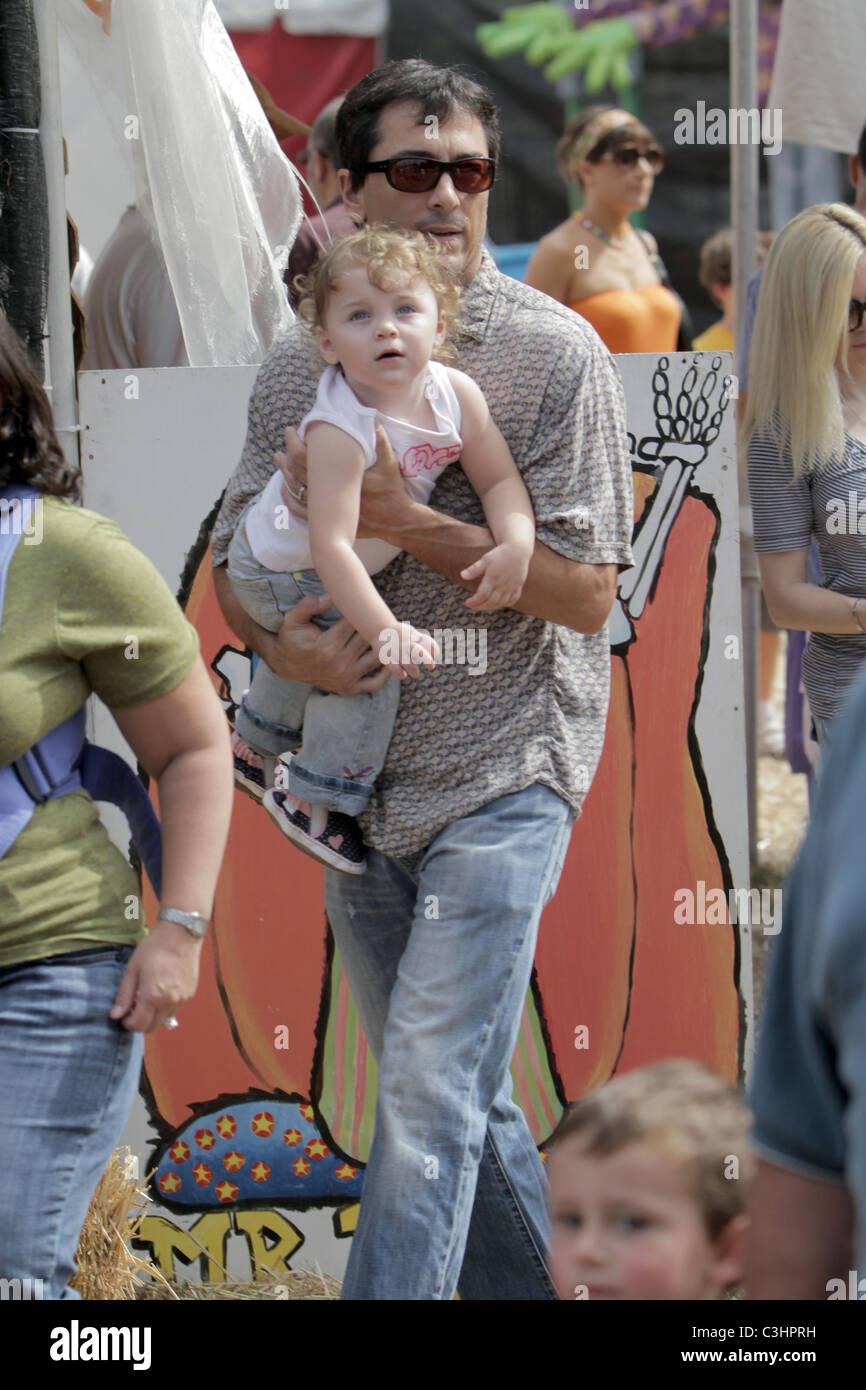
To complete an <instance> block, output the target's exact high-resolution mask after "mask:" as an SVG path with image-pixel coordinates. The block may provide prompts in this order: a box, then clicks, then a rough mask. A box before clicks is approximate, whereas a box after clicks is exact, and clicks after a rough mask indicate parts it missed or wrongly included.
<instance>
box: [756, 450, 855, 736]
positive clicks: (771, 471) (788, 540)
mask: <svg viewBox="0 0 866 1390" xmlns="http://www.w3.org/2000/svg"><path fill="white" fill-rule="evenodd" d="M792 478H793V469H792V464H791V457H790V454H788V453H787V452H786V453H782V454H780V453H779V450H778V448H777V446H776V445H775V443H773V442H772V441H769V440H767V439H763V438H758V437H755V438H754V439H753V440H752V442H751V444H750V446H749V490H750V492H751V495H752V513H753V516H754V521H755V549H756V550H757V551H759V552H762V551H763V552H773V551H781V550H800V549H803V548H805V547H807V546H808V545H809V543H810V541H811V539H812V537H813V536H814V537H815V540H816V541H817V545H818V552H819V555H820V557H821V568H822V569H823V572H824V581H823V584H822V588H825V589H830V590H832V592H833V593H837V594H847V595H848V597H849V598H859V597H860V596H861V595H866V444H863V443H861V441H860V440H859V439H856V438H855V437H854V435H853V434H848V433H847V432H846V434H845V452H844V454H843V456H842V458H841V459H834V460H833V461H832V462H831V463H829V464H828V465H827V467H826V468H822V469H820V470H819V471H818V472H816V473H812V474H811V475H809V476H808V477H803V478H801V479H799V480H797V481H796V482H795V481H793V480H792ZM864 661H866V634H864V635H862V636H861V635H859V634H857V633H851V634H850V635H849V634H847V633H833V632H813V633H810V635H809V640H808V643H807V646H806V654H805V656H804V658H803V686H804V688H805V691H806V694H807V695H808V697H809V704H810V706H811V709H812V712H813V714H817V715H818V717H819V718H821V719H834V718H835V717H836V715H837V714H839V712H840V710H841V708H842V706H843V704H844V703H845V697H846V694H847V691H848V687H849V686H850V685H851V682H852V681H853V680H854V679H855V678H856V676H857V675H858V673H859V671H860V670H861V668H862V666H863V662H864Z"/></svg>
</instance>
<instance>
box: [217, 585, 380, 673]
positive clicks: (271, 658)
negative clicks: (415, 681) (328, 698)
mask: <svg viewBox="0 0 866 1390" xmlns="http://www.w3.org/2000/svg"><path fill="white" fill-rule="evenodd" d="M213 582H214V590H215V592H216V596H217V602H218V603H219V606H220V608H221V609H222V615H223V617H224V618H225V620H226V622H227V623H228V625H229V627H230V628H231V630H232V632H234V633H235V634H236V636H237V637H238V638H239V639H240V641H241V642H243V643H244V645H245V646H247V647H249V648H250V649H251V650H252V651H254V652H256V653H258V655H259V656H260V657H261V658H262V660H263V661H266V662H267V663H268V665H269V666H270V668H271V670H272V671H273V672H274V674H275V675H277V676H280V677H281V678H282V679H283V680H292V681H303V682H305V683H306V684H308V685H314V686H316V688H317V689H318V690H327V691H328V692H329V693H330V694H331V695H360V694H363V693H364V692H367V693H368V694H369V693H371V692H372V691H374V690H378V689H379V688H380V687H381V686H383V685H384V684H385V682H386V680H388V679H389V673H388V671H387V670H386V669H385V668H380V666H379V659H378V657H377V656H376V654H375V652H373V651H371V649H370V647H369V646H368V645H367V643H366V642H365V641H364V639H363V637H360V636H359V635H358V633H357V632H355V631H354V629H353V627H352V624H351V623H350V622H348V621H347V620H346V619H345V618H340V619H339V621H338V622H336V623H334V625H333V626H332V627H330V628H328V629H327V631H322V629H321V628H319V627H316V625H315V623H313V622H311V621H310V619H311V618H312V617H314V616H315V615H316V614H317V613H323V612H324V611H325V609H326V608H330V607H331V599H330V597H329V595H327V594H310V595H308V596H307V597H306V598H302V599H301V600H300V602H299V603H296V604H295V607H294V608H292V609H290V610H289V612H288V613H287V614H286V616H285V618H284V619H283V625H282V627H281V628H280V630H279V632H268V631H267V630H266V628H263V627H259V625H258V623H256V622H254V621H253V619H252V618H251V617H250V616H249V614H248V613H246V612H245V611H244V609H243V608H242V607H241V605H240V604H239V603H238V600H237V597H236V595H235V591H234V589H233V588H232V584H231V580H230V579H229V576H228V571H227V570H226V567H225V565H224V564H222V565H216V566H215V567H214V572H213Z"/></svg>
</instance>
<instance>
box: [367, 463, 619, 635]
mask: <svg viewBox="0 0 866 1390" xmlns="http://www.w3.org/2000/svg"><path fill="white" fill-rule="evenodd" d="M371 471H372V470H371ZM367 476H368V477H369V473H368V474H367ZM398 478H399V473H398ZM365 482H366V478H365ZM401 489H402V484H401ZM362 497H363V494H362ZM408 500H409V506H408V508H405V509H404V508H401V511H400V514H399V517H398V519H397V523H396V525H394V524H392V525H389V526H387V529H386V527H385V525H384V523H380V524H379V525H377V526H376V534H377V535H379V536H381V537H382V539H383V540H386V541H389V542H390V543H391V544H392V545H396V546H399V547H400V549H401V550H406V551H408V552H409V554H410V555H414V556H415V558H416V559H418V560H420V561H421V562H422V563H423V564H425V565H429V566H430V568H431V569H434V570H437V571H438V572H439V574H444V575H445V576H446V578H448V579H450V580H451V581H452V582H453V583H454V584H460V585H462V586H463V588H464V589H470V590H473V591H474V590H475V589H476V588H477V587H478V583H479V581H471V580H465V579H462V578H461V572H462V571H463V570H464V569H467V568H468V567H469V566H470V565H472V564H474V563H475V561H476V560H479V559H480V558H481V556H482V555H484V554H486V553H487V551H489V550H490V549H491V547H492V546H493V545H495V544H496V542H495V540H494V539H493V536H492V535H491V533H490V531H489V530H488V529H487V527H486V526H475V525H471V524H470V523H468V522H465V521H457V520H456V519H455V518H454V517H451V516H446V515H445V514H444V512H437V511H434V510H433V508H432V507H425V506H423V505H422V504H421V503H415V502H412V501H411V499H408ZM361 514H362V516H364V518H365V520H366V521H367V524H368V525H369V524H370V521H371V518H370V515H369V513H368V510H367V503H366V499H364V500H362V513H361ZM617 572H618V567H617V566H616V565H613V564H610V565H588V564H582V563H580V562H579V561H576V560H567V559H566V558H565V556H563V555H558V554H557V553H556V551H555V550H551V549H550V548H549V547H548V546H546V545H542V543H541V541H538V540H537V541H536V542H535V549H534V550H533V552H532V559H531V560H530V562H529V572H528V574H527V576H526V579H525V581H524V584H523V591H522V593H521V595H520V598H519V599H518V601H517V602H516V603H515V604H513V605H512V606H513V607H514V608H515V609H516V610H517V612H518V613H528V614H529V615H530V616H531V617H533V618H541V619H542V620H543V621H544V622H548V623H559V624H560V625H561V626H562V627H568V628H571V629H572V630H573V631H574V632H584V633H595V632H599V631H600V630H601V628H603V627H604V624H605V623H606V621H607V617H608V614H609V613H610V610H611V607H612V606H613V601H614V598H615V597H616V581H617Z"/></svg>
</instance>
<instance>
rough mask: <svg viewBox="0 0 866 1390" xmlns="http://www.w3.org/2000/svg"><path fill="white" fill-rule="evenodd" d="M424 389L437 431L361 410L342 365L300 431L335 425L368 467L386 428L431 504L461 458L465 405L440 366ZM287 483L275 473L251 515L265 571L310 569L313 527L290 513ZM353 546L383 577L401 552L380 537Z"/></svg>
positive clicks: (252, 539) (406, 472)
mask: <svg viewBox="0 0 866 1390" xmlns="http://www.w3.org/2000/svg"><path fill="white" fill-rule="evenodd" d="M424 389H425V393H426V395H427V398H428V400H429V401H430V405H431V406H432V408H433V415H434V417H435V420H436V428H435V429H424V428H423V427H422V426H421V425H413V424H410V423H409V421H408V420H395V419H394V418H393V417H392V416H390V415H384V414H383V413H382V412H381V411H379V410H376V409H375V407H373V406H368V405H362V404H361V402H360V401H359V400H358V397H357V396H356V395H355V393H354V391H353V390H352V388H351V387H350V386H349V384H348V382H347V381H346V378H345V377H344V376H343V373H342V371H341V370H340V368H339V367H328V369H327V371H325V373H324V374H323V376H322V379H321V381H320V382H319V389H318V391H317V393H316V402H315V405H314V406H313V408H312V410H311V411H310V412H309V414H307V415H305V416H304V418H303V420H302V421H301V423H300V425H299V426H298V433H299V435H300V436H301V438H302V439H304V438H306V431H307V428H308V426H309V425H311V424H312V423H313V422H314V421H319V420H325V421H327V422H328V423H330V424H332V425H337V426H338V427H339V428H340V429H341V430H344V431H345V433H346V434H348V435H350V436H351V438H352V439H355V440H357V442H358V443H359V444H360V446H361V448H362V449H363V451H364V467H365V468H371V467H372V466H373V464H374V463H375V462H376V425H377V424H382V425H383V426H384V427H385V433H386V434H387V436H388V438H389V440H390V441H391V447H392V449H393V450H394V453H395V454H396V456H397V460H398V462H399V464H400V472H401V473H402V474H403V477H404V479H405V480H406V489H407V491H408V492H409V493H410V494H411V496H412V497H413V498H414V499H415V500H416V501H417V502H426V501H427V500H428V499H429V497H430V494H431V492H432V491H433V486H434V484H435V482H436V479H437V478H438V477H439V474H440V473H441V472H442V470H443V469H444V468H447V467H448V464H449V463H452V462H453V461H454V459H457V458H459V457H460V453H461V450H462V448H463V441H462V439H461V438H460V405H459V402H458V400H457V397H456V395H455V393H454V388H453V386H452V385H451V382H450V381H449V379H448V373H447V372H446V370H445V368H444V367H443V366H442V365H441V364H440V363H439V362H431V363H430V364H429V366H428V370H427V382H426V385H425V388H424ZM282 482H283V475H282V473H281V472H280V471H279V470H277V471H276V472H275V473H274V474H273V476H272V477H271V479H270V481H269V482H268V484H267V486H266V487H265V489H264V491H263V492H262V493H261V495H260V496H259V498H258V501H257V502H256V503H255V504H254V505H253V506H252V507H251V508H250V510H249V512H248V513H247V516H246V521H245V523H244V524H245V526H246V533H247V541H248V542H249V546H250V549H251V550H252V552H253V554H254V555H255V557H256V559H257V560H258V562H259V564H260V565H264V566H265V567H266V568H267V569H270V570H277V571H291V570H305V569H312V568H313V557H312V555H311V554H310V528H309V526H308V525H307V523H306V522H305V521H301V520H300V519H299V518H298V517H295V516H291V514H290V513H289V512H288V508H287V507H286V505H285V503H284V502H283V499H282V496H281V492H280V489H281V486H282ZM353 548H354V551H355V553H356V555H357V556H358V558H359V559H360V560H361V563H362V564H363V566H364V568H365V569H366V570H367V573H368V574H377V573H378V572H379V570H382V569H384V568H385V566H386V565H388V564H390V562H391V561H392V560H393V559H394V556H395V555H399V554H400V551H399V549H398V548H397V547H396V546H393V545H389V544H388V543H387V542H386V541H380V540H360V541H355V545H354V547H353Z"/></svg>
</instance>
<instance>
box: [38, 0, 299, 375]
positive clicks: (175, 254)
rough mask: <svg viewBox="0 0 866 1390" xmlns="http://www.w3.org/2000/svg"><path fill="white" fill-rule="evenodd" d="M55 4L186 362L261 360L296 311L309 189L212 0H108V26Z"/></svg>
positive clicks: (78, 2)
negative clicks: (295, 257)
mask: <svg viewBox="0 0 866 1390" xmlns="http://www.w3.org/2000/svg"><path fill="white" fill-rule="evenodd" d="M56 4H57V12H58V18H59V21H60V27H61V33H62V34H63V36H64V38H65V40H66V41H67V42H69V43H70V44H72V45H73V46H74V48H75V49H76V51H77V54H78V57H79V60H80V64H81V68H82V70H83V71H85V72H86V73H87V74H88V76H89V78H90V81H91V82H92V84H93V89H94V98H95V99H97V100H98V101H99V102H100V104H101V105H102V108H103V111H104V113H105V117H106V121H107V124H108V128H109V130H110V131H111V133H112V134H113V136H114V137H115V140H116V142H117V144H118V146H119V147H120V148H121V149H122V150H123V152H124V154H125V156H126V159H127V161H128V162H129V163H130V164H131V166H132V170H133V177H134V185H135V196H136V203H137V204H138V206H139V208H140V210H141V211H142V213H143V214H144V216H145V217H146V218H148V220H149V221H150V222H151V223H152V226H153V228H154V230H155V234H156V236H157V239H158V241H159V244H160V247H161V250H162V253H163V256H164V258H165V263H166V268H167V270H168V275H169V279H170V280H171V285H172V289H173V291H174V295H175V300H176V303H177V308H178V313H179V315H180V320H181V325H182V327H183V335H184V341H185V343H186V347H187V353H188V355H189V360H190V364H191V365H192V366H194V367H206V366H221V365H232V364H240V363H245V362H260V361H261V360H262V358H263V357H264V355H265V353H266V352H267V350H268V348H269V347H270V345H271V343H272V342H273V341H274V339H275V338H276V337H277V336H278V335H279V334H280V333H281V332H283V331H284V330H285V329H286V328H287V327H288V325H289V323H290V322H291V319H292V312H291V309H290V308H289V305H288V301H287V299H286V294H285V287H284V285H283V281H282V271H283V269H284V267H285V264H286V260H287V258H288V252H289V249H290V248H291V245H292V243H293V241H294V238H295V236H296V234H297V230H298V227H299V226H300V221H301V199H300V193H299V189H298V183H297V180H296V178H295V175H294V172H293V170H292V167H291V164H290V163H289V161H288V159H287V158H286V157H285V155H284V154H283V152H282V150H281V149H280V146H279V144H278V142H277V139H276V137H275V136H274V134H273V131H272V130H271V128H270V126H269V125H268V122H267V120H266V119H265V116H264V113H263V111H262V109H261V107H260V105H259V102H258V99H257V98H256V95H255V93H254V91H253V89H252V86H251V85H250V82H249V79H248V78H247V76H246V73H245V72H244V70H243V68H242V66H241V63H240V60H239V59H238V57H237V54H236V53H235V50H234V48H233V47H232V43H231V40H230V39H229V37H228V34H227V33H226V31H225V28H224V27H223V24H222V22H221V20H220V18H219V16H218V14H217V12H216V10H215V9H214V6H213V3H212V0H184V3H183V5H178V4H177V0H114V4H113V5H112V7H111V32H110V34H108V35H107V34H105V33H104V32H103V30H102V26H101V22H100V20H99V18H98V17H97V16H96V15H94V14H93V13H92V12H91V11H90V10H89V9H88V8H87V7H86V5H85V4H83V3H82V0H56Z"/></svg>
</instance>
